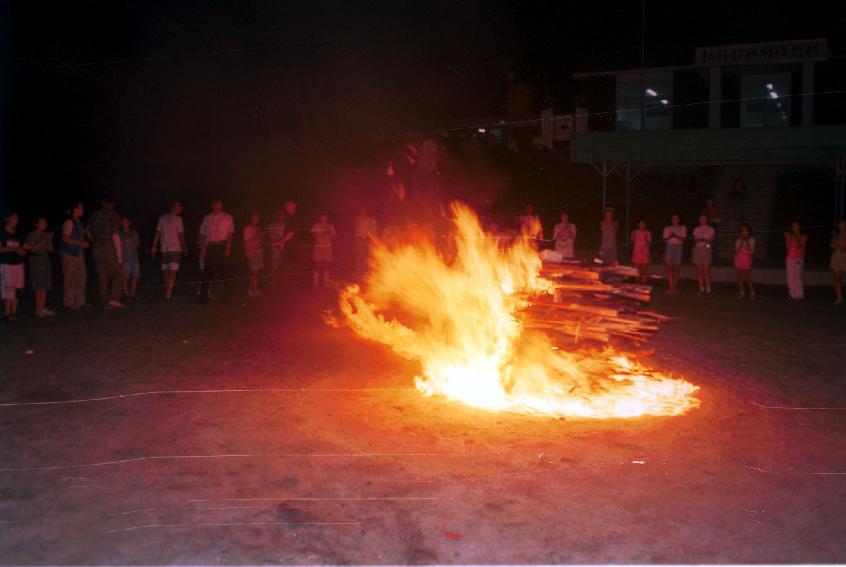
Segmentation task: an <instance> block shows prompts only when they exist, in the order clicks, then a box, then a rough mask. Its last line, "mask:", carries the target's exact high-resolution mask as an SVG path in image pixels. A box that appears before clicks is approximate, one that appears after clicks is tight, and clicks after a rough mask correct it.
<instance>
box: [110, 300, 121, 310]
mask: <svg viewBox="0 0 846 567" xmlns="http://www.w3.org/2000/svg"><path fill="white" fill-rule="evenodd" d="M109 305H111V306H112V307H114V308H115V309H123V308H124V307H125V306H124V304H123V303H121V302H120V301H118V300H116V299H115V300H112V301H110V302H109Z"/></svg>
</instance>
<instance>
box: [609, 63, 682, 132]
mask: <svg viewBox="0 0 846 567" xmlns="http://www.w3.org/2000/svg"><path fill="white" fill-rule="evenodd" d="M672 105H673V73H672V72H670V71H665V72H651V73H649V72H647V73H644V74H643V75H642V76H641V74H640V73H627V74H625V75H617V130H640V129H641V107H643V109H644V112H643V114H644V115H645V117H646V130H669V129H670V128H672V127H673V108H672Z"/></svg>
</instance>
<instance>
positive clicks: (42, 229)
mask: <svg viewBox="0 0 846 567" xmlns="http://www.w3.org/2000/svg"><path fill="white" fill-rule="evenodd" d="M25 246H26V249H27V250H28V251H29V282H30V287H32V291H33V292H34V293H35V316H36V317H52V316H53V315H55V314H56V313H55V312H54V311H53V310H52V309H49V308H48V307H47V292H48V291H50V290H51V289H52V287H53V274H52V271H51V270H50V254H51V253H52V252H53V233H52V232H47V219H46V218H45V217H39V218H38V220H37V221H35V230H33V231H32V232H30V233H29V234H28V235H27V237H26V244H25Z"/></svg>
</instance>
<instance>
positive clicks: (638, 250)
mask: <svg viewBox="0 0 846 567" xmlns="http://www.w3.org/2000/svg"><path fill="white" fill-rule="evenodd" d="M631 242H632V264H634V265H635V267H636V268H637V274H638V276H637V281H638V282H639V283H641V284H644V285H645V284H646V272H647V270H648V269H649V249H650V247H651V246H652V232H651V231H649V230H647V228H646V221H645V220H643V219H640V220H639V221H638V223H637V228H636V229H634V230H633V231H632V236H631Z"/></svg>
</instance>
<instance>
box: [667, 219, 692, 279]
mask: <svg viewBox="0 0 846 567" xmlns="http://www.w3.org/2000/svg"><path fill="white" fill-rule="evenodd" d="M663 237H664V243H665V244H666V248H665V252H664V263H665V264H666V265H667V284H668V287H669V288H668V289H667V295H678V293H679V271H680V270H681V261H682V248H683V247H684V239H685V238H687V227H686V226H684V225H683V224H681V217H680V216H679V215H678V214H674V215H673V216H672V217H671V218H670V224H668V225H667V226H665V227H664V233H663Z"/></svg>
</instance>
